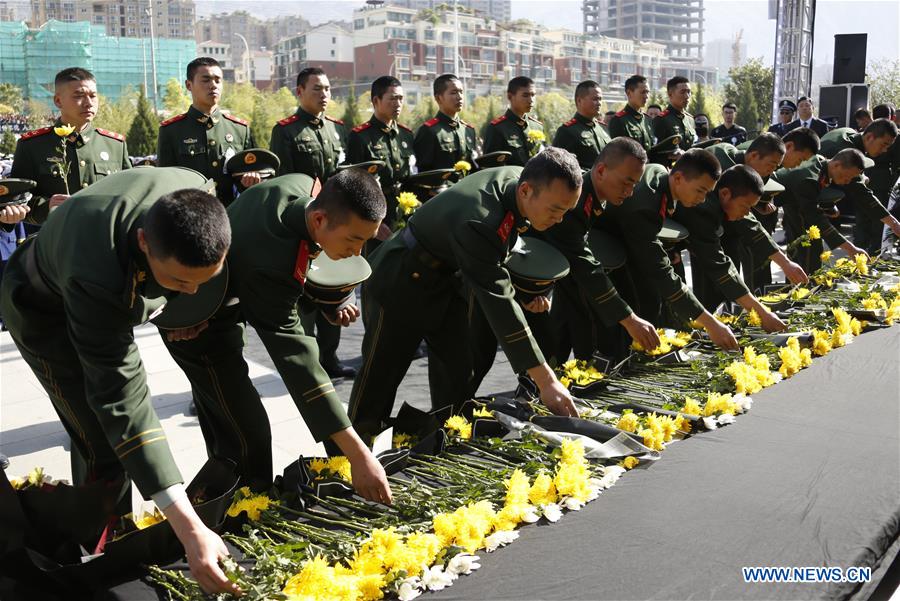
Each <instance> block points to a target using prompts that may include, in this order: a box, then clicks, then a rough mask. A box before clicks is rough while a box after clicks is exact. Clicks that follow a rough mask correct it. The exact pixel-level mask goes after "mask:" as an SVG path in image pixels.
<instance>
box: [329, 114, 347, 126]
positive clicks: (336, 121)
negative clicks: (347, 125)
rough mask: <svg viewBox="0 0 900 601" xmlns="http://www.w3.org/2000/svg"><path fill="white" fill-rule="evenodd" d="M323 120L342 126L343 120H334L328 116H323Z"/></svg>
mask: <svg viewBox="0 0 900 601" xmlns="http://www.w3.org/2000/svg"><path fill="white" fill-rule="evenodd" d="M325 118H326V119H328V120H329V121H331V122H332V123H337V124H338V125H343V124H344V120H343V119H336V118H334V117H329V116H328V115H325Z"/></svg>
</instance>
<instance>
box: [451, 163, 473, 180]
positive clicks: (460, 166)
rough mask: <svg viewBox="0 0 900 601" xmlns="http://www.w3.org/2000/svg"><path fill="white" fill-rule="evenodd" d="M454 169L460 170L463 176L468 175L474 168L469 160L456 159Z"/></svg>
mask: <svg viewBox="0 0 900 601" xmlns="http://www.w3.org/2000/svg"><path fill="white" fill-rule="evenodd" d="M453 170H454V171H458V172H459V173H461V174H462V176H463V177H465V176H466V175H468V173H469V171H471V170H472V164H471V163H469V161H456V163H455V164H454V165H453Z"/></svg>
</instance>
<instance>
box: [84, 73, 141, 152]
mask: <svg viewBox="0 0 900 601" xmlns="http://www.w3.org/2000/svg"><path fill="white" fill-rule="evenodd" d="M137 97H138V94H137V92H135V91H134V90H132V89H130V88H129V89H127V90H125V92H124V93H123V94H122V95H121V96H120V97H119V99H118V100H116V101H115V102H110V101H109V100H108V99H107V98H106V97H104V96H101V97H100V107H99V108H98V109H97V117H96V118H95V119H94V121H95V122H96V123H97V126H98V127H102V128H104V129H110V130H112V131H115V132H118V133H120V134H125V133H127V132H128V130H129V129H131V122H132V121H133V120H134V113H135V110H136V107H137V102H138V98H137ZM128 145H129V152H131V148H130V146H131V140H129V141H128Z"/></svg>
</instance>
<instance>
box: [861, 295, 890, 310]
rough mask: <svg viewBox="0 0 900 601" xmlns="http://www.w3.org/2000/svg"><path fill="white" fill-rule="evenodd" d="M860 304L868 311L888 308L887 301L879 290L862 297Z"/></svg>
mask: <svg viewBox="0 0 900 601" xmlns="http://www.w3.org/2000/svg"><path fill="white" fill-rule="evenodd" d="M861 304H862V308H863V309H867V310H869V311H877V310H878V309H885V310H887V308H888V304H887V301H886V300H884V297H883V296H881V293H879V292H872V293H870V294H869V296H868V297H866V298H864V299H862V301H861Z"/></svg>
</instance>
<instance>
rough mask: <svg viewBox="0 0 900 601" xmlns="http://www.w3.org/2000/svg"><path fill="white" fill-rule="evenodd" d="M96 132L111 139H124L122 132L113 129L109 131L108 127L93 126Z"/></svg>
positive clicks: (122, 140)
mask: <svg viewBox="0 0 900 601" xmlns="http://www.w3.org/2000/svg"><path fill="white" fill-rule="evenodd" d="M94 129H95V130H96V131H97V133H98V134H100V135H101V136H106V137H107V138H112V139H113V140H118V141H120V142H124V141H125V136H123V135H122V134H117V133H116V132H114V131H109V130H108V129H100V128H99V127H96V128H94Z"/></svg>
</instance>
